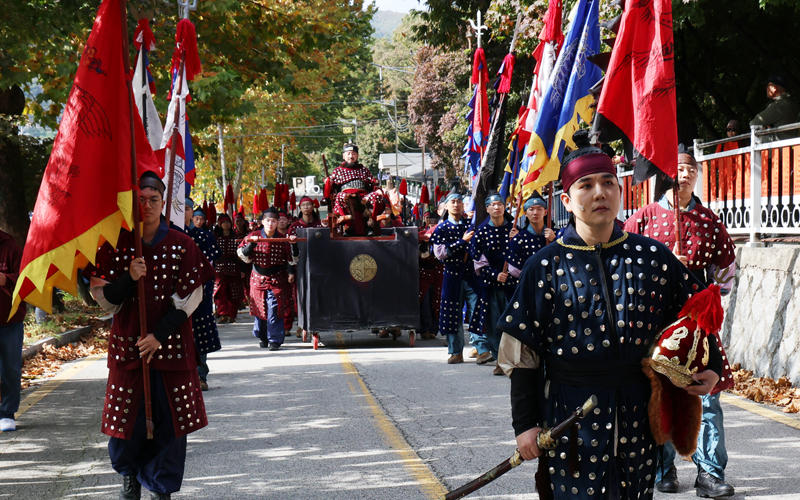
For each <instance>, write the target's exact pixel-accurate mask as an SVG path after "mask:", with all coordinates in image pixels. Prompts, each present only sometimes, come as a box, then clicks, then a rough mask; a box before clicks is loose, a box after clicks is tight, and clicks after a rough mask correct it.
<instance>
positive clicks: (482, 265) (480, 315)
mask: <svg viewBox="0 0 800 500" xmlns="http://www.w3.org/2000/svg"><path fill="white" fill-rule="evenodd" d="M486 211H487V212H488V214H489V217H487V218H486V219H485V220H484V221H483V222H481V223H480V225H478V228H477V229H476V230H475V237H474V238H472V241H471V242H470V245H471V246H470V254H471V255H472V259H473V261H474V266H475V273H476V275H477V276H478V280H477V281H478V285H479V287H478V291H477V293H478V302H477V306H476V307H475V312H474V313H473V315H472V318H471V320H470V325H469V331H470V332H471V333H473V334H474V336H473V342H472V344H473V346H474V347H475V348H476V349H477V350H478V358H477V359H476V363H477V364H479V365H482V364H486V363H488V362H490V361H494V360H496V359H497V350H498V349H499V347H500V337H501V335H502V332H500V330H498V329H497V328H495V325H496V324H497V321H498V320H499V319H500V313H502V312H503V310H504V309H505V308H506V305H507V304H508V299H509V298H511V295H512V294H513V293H514V287H515V286H516V284H517V278H515V277H514V276H512V275H511V274H509V272H508V270H507V269H506V268H505V261H506V254H507V252H508V242H509V241H510V240H511V238H513V237H514V236H516V235H517V233H518V232H519V231H518V230H517V229H516V228H515V227H514V224H513V223H512V221H511V217H510V216H508V217H506V215H507V214H506V206H505V202H504V201H503V197H502V196H500V195H499V194H497V193H493V194H490V195H489V196H487V197H486ZM495 373H496V374H499V375H502V371H501V370H500V369H499V366H496V367H495Z"/></svg>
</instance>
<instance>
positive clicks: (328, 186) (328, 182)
mask: <svg viewBox="0 0 800 500" xmlns="http://www.w3.org/2000/svg"><path fill="white" fill-rule="evenodd" d="M332 190H333V183H332V182H331V179H330V177H325V186H324V187H323V189H322V193H323V196H324V197H325V198H330V197H331V192H332Z"/></svg>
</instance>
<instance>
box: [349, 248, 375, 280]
mask: <svg viewBox="0 0 800 500" xmlns="http://www.w3.org/2000/svg"><path fill="white" fill-rule="evenodd" d="M376 274H378V263H377V262H375V259H373V258H372V257H370V256H369V255H367V254H365V253H362V254H361V255H356V256H355V257H353V260H351V261H350V276H352V277H353V278H355V279H356V280H357V281H360V282H362V283H366V282H367V281H370V280H372V278H374V277H375V275H376Z"/></svg>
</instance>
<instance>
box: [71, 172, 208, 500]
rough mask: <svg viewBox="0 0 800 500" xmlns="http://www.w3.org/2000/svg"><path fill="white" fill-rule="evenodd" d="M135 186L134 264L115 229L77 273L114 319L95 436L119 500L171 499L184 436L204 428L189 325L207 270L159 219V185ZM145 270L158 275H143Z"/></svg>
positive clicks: (127, 237) (150, 177)
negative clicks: (143, 308)
mask: <svg viewBox="0 0 800 500" xmlns="http://www.w3.org/2000/svg"><path fill="white" fill-rule="evenodd" d="M139 188H140V191H139V203H140V204H141V209H142V214H143V216H142V243H143V245H142V257H140V258H134V247H135V242H134V234H133V233H132V232H129V231H122V232H121V233H120V236H119V240H118V241H117V248H116V249H115V248H113V247H112V246H111V245H109V244H108V243H105V244H104V245H103V246H102V247H101V248H100V249H99V250H98V251H97V255H96V263H95V265H94V266H89V267H88V268H87V269H86V270H85V271H84V274H85V276H87V278H89V279H90V287H91V288H90V289H91V293H92V296H93V297H94V298H95V300H96V301H97V303H98V304H100V306H101V307H103V309H105V310H106V311H108V312H111V313H113V314H114V321H113V322H112V326H111V336H110V338H109V342H108V369H109V374H108V383H107V387H106V398H105V404H104V405H103V415H102V424H101V425H102V427H101V429H102V432H103V433H104V434H107V435H109V436H111V439H109V442H108V451H109V455H110V456H111V465H112V466H113V468H114V470H115V471H117V472H118V473H119V474H121V475H122V476H123V486H122V490H121V492H120V498H121V499H125V500H127V499H138V498H139V497H140V494H141V487H142V486H144V487H145V488H146V489H148V490H150V492H151V494H152V495H151V498H157V499H169V498H170V495H171V493H174V492H176V491H178V490H180V487H181V482H182V480H183V472H184V466H185V462H186V435H187V434H189V433H190V432H194V431H196V430H198V429H201V428H203V427H205V426H206V425H207V423H208V422H207V420H206V410H205V405H204V403H203V396H202V392H201V391H200V379H199V377H198V375H197V359H196V356H195V344H194V336H193V335H192V325H191V322H190V321H187V320H188V318H189V315H191V314H192V312H193V311H194V310H195V308H196V307H197V306H198V305H199V304H200V302H201V301H202V299H203V291H202V288H201V287H202V284H203V283H205V282H206V281H208V280H209V279H211V277H212V276H213V274H214V272H213V268H212V267H211V264H210V263H209V262H208V260H207V259H206V258H205V257H204V256H203V254H202V253H201V252H200V250H199V249H198V247H197V245H196V244H195V243H194V242H193V241H192V239H191V238H190V237H189V236H188V235H186V234H183V233H181V232H180V231H176V230H174V229H170V228H168V227H167V225H166V223H165V222H164V221H163V220H162V219H161V211H162V209H163V206H164V198H163V195H164V188H165V186H164V183H163V182H162V181H161V179H159V178H158V176H156V175H155V174H153V173H152V172H145V173H144V174H143V175H142V176H141V178H140V179H139ZM151 265H152V266H154V267H156V266H157V270H156V271H153V272H150V271H149V268H150V266H151ZM140 279H143V280H144V287H145V290H146V293H145V295H144V297H145V298H144V300H145V301H146V303H147V331H148V334H147V336H146V337H145V338H144V339H141V338H140V337H139V332H140V323H139V305H138V304H139V302H138V301H139V300H141V297H139V296H138V294H137V281H138V280H140ZM142 360H144V362H145V363H147V366H148V367H149V371H150V396H151V401H152V416H153V424H154V426H155V428H154V430H153V439H152V440H150V439H147V437H146V433H147V429H146V423H145V401H144V387H143V375H142V362H143V361H142Z"/></svg>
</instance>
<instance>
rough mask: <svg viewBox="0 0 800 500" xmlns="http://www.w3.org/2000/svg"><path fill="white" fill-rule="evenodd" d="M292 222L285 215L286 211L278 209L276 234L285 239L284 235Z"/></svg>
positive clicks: (287, 215)
mask: <svg viewBox="0 0 800 500" xmlns="http://www.w3.org/2000/svg"><path fill="white" fill-rule="evenodd" d="M291 223H292V220H291V217H290V216H289V214H287V213H286V210H284V209H282V208H281V209H279V210H278V232H279V233H280V234H281V235H282V236H281V237H282V238H285V237H286V234H287V233H288V232H289V226H290V225H291Z"/></svg>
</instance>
